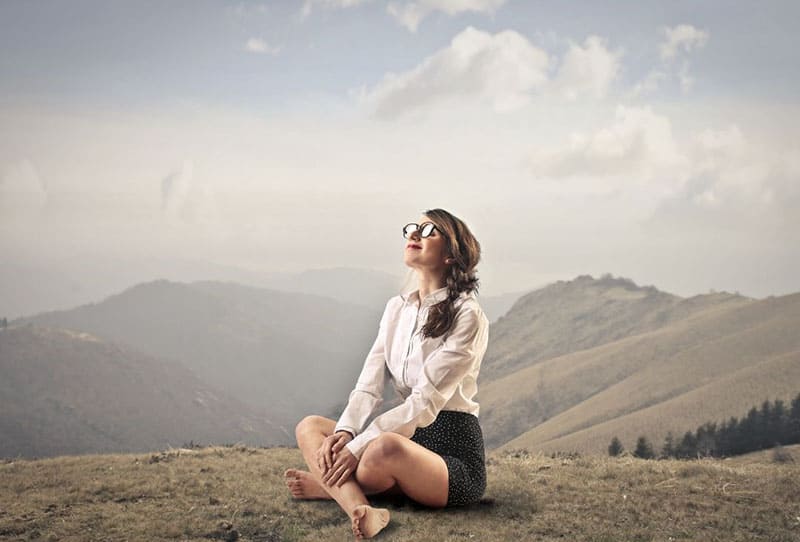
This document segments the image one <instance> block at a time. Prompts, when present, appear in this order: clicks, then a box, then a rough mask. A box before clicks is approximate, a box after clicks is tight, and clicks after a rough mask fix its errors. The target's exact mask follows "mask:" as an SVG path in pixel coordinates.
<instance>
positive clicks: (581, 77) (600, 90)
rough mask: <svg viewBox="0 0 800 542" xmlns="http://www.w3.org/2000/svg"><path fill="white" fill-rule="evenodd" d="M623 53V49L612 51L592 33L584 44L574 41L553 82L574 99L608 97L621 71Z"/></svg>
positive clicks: (566, 95) (560, 90) (565, 95)
mask: <svg viewBox="0 0 800 542" xmlns="http://www.w3.org/2000/svg"><path fill="white" fill-rule="evenodd" d="M621 56H622V51H619V50H618V51H610V50H609V49H608V47H607V46H606V40H604V39H603V38H601V37H599V36H589V37H588V38H586V41H585V42H584V45H583V46H580V45H578V44H575V43H571V44H570V47H569V50H568V51H567V53H566V54H565V55H564V58H563V60H562V61H561V66H560V67H559V69H558V74H557V75H556V78H555V81H554V82H553V85H554V87H555V89H557V91H558V93H559V94H561V95H562V96H564V97H565V98H566V99H568V100H571V101H574V100H576V99H578V98H579V97H582V96H589V97H591V98H595V99H601V98H604V97H605V96H606V94H607V93H608V88H609V86H610V85H611V82H612V81H613V80H614V79H615V78H616V76H617V73H618V72H619V67H620V62H619V59H620V57H621Z"/></svg>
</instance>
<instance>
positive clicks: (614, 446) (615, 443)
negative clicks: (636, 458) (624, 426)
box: [608, 437, 625, 457]
mask: <svg viewBox="0 0 800 542" xmlns="http://www.w3.org/2000/svg"><path fill="white" fill-rule="evenodd" d="M624 450H625V448H623V447H622V443H621V442H620V441H619V439H618V438H617V437H614V438H612V439H611V444H609V445H608V455H610V456H611V457H617V456H618V455H619V454H621V453H622V452H623V451H624Z"/></svg>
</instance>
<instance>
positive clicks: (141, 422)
mask: <svg viewBox="0 0 800 542" xmlns="http://www.w3.org/2000/svg"><path fill="white" fill-rule="evenodd" d="M0 435H2V438H0V456H2V457H14V456H17V455H23V456H34V455H38V456H51V455H61V454H75V453H87V452H102V451H106V452H108V451H143V450H152V449H160V448H164V447H166V446H168V445H175V446H177V445H181V444H182V443H184V442H189V441H190V440H194V441H195V442H205V443H208V442H215V443H226V442H240V441H241V442H247V443H250V444H263V443H267V442H279V443H280V442H292V440H293V435H291V434H289V433H287V432H284V431H282V430H281V429H280V428H279V427H277V426H276V425H274V424H272V423H271V422H270V421H269V420H268V419H266V418H264V417H262V416H258V415H256V413H255V412H254V411H253V410H252V409H251V408H249V407H247V406H246V405H244V404H242V403H241V402H240V401H238V400H236V399H235V398H233V397H229V396H227V395H226V394H225V393H223V392H221V391H219V390H217V389H214V388H212V387H210V386H208V385H207V384H205V383H204V382H201V381H200V380H199V379H198V378H197V377H196V376H195V375H194V374H192V372H191V371H189V370H187V369H186V368H184V367H182V366H180V365H178V364H170V363H164V362H162V361H161V360H158V359H155V358H152V357H150V356H148V355H146V354H143V353H141V352H138V351H135V350H133V349H131V348H129V347H125V346H121V345H116V344H113V343H109V342H107V341H104V340H102V339H99V338H98V337H95V336H92V335H90V334H87V333H85V332H75V331H71V330H67V329H50V328H42V327H37V326H33V325H26V326H21V327H11V328H8V329H5V330H3V331H1V332H0Z"/></svg>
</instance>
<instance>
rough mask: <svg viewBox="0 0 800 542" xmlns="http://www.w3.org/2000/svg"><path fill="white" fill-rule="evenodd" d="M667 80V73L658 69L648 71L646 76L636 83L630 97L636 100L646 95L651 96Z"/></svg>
mask: <svg viewBox="0 0 800 542" xmlns="http://www.w3.org/2000/svg"><path fill="white" fill-rule="evenodd" d="M667 79H669V75H668V74H667V72H665V71H663V70H659V69H655V70H650V71H649V72H648V73H647V75H646V76H645V77H644V79H642V80H641V81H639V82H638V83H636V84H635V85H634V86H633V88H632V89H631V91H630V97H632V98H638V97H639V96H643V95H646V94H651V93H653V92H655V91H657V90H658V87H659V85H661V83H662V82H663V81H666V80H667Z"/></svg>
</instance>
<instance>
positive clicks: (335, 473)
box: [323, 462, 344, 485]
mask: <svg viewBox="0 0 800 542" xmlns="http://www.w3.org/2000/svg"><path fill="white" fill-rule="evenodd" d="M343 468H344V465H342V464H341V463H339V462H337V463H334V464H333V465H332V466H331V468H330V469H329V470H328V472H327V474H326V475H325V476H324V477H323V481H324V482H325V483H326V484H328V485H333V483H334V481H335V480H337V479H338V478H339V474H340V472H341V470H342V469H343Z"/></svg>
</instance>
